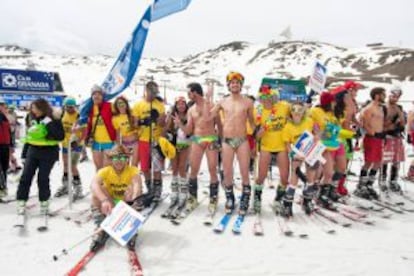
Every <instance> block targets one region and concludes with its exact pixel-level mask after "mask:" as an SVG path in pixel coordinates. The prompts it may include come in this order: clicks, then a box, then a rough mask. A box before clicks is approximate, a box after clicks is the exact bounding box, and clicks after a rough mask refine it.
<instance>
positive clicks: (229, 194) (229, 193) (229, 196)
mask: <svg viewBox="0 0 414 276" xmlns="http://www.w3.org/2000/svg"><path fill="white" fill-rule="evenodd" d="M224 191H225V194H226V203H225V205H224V211H225V212H226V214H231V213H233V211H234V203H235V202H234V201H235V198H234V192H233V186H231V187H229V188H227V187H226V188H224Z"/></svg>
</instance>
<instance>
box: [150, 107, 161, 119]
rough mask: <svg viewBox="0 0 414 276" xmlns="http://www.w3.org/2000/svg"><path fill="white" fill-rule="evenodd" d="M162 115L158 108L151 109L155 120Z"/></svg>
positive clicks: (152, 117)
mask: <svg viewBox="0 0 414 276" xmlns="http://www.w3.org/2000/svg"><path fill="white" fill-rule="evenodd" d="M159 117H160V113H159V112H158V110H156V109H154V108H153V109H151V119H152V121H153V122H155V121H157V119H158V118H159Z"/></svg>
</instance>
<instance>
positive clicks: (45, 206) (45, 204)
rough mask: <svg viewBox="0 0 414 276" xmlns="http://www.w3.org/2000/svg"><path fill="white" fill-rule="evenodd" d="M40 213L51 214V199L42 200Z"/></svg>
mask: <svg viewBox="0 0 414 276" xmlns="http://www.w3.org/2000/svg"><path fill="white" fill-rule="evenodd" d="M40 214H41V215H48V214H49V200H45V201H40Z"/></svg>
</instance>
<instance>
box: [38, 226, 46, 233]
mask: <svg viewBox="0 0 414 276" xmlns="http://www.w3.org/2000/svg"><path fill="white" fill-rule="evenodd" d="M48 229H49V228H48V227H47V226H39V227H37V231H39V232H46V231H47V230H48Z"/></svg>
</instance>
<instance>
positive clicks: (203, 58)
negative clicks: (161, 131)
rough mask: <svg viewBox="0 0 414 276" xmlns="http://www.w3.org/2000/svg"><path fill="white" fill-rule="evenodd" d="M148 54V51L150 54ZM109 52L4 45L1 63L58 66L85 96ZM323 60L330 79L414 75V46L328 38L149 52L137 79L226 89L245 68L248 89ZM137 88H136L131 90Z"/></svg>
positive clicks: (107, 64)
mask: <svg viewBox="0 0 414 276" xmlns="http://www.w3.org/2000/svg"><path fill="white" fill-rule="evenodd" d="M144 56H145V54H144ZM114 60H115V58H114V57H110V56H106V55H95V56H76V55H57V54H48V53H41V52H35V51H31V50H29V49H26V48H22V47H19V46H17V45H3V46H0V66H1V67H4V68H17V69H25V68H27V67H31V68H33V67H34V68H36V69H38V70H45V71H57V72H59V73H60V75H61V79H62V82H63V85H64V88H65V91H66V92H67V93H68V94H72V95H74V96H77V97H79V98H83V97H82V94H83V91H89V87H90V86H91V85H92V83H93V82H96V83H100V82H101V81H102V80H103V79H104V77H105V76H106V74H107V72H108V71H109V69H110V68H111V66H112V64H113V63H114ZM316 60H319V61H320V62H322V63H323V64H325V65H326V66H328V70H329V79H328V82H330V83H332V82H335V81H340V80H344V79H356V80H360V81H362V82H376V83H378V82H379V83H391V82H392V81H394V82H395V81H399V82H402V81H408V82H410V81H412V80H414V71H412V70H410V68H412V67H413V66H414V50H413V49H403V48H397V47H383V46H376V47H363V48H349V49H347V48H344V47H339V46H335V45H332V44H329V43H323V42H309V41H287V42H271V43H269V44H268V45H259V44H251V43H248V42H232V43H228V44H224V45H221V46H219V47H217V48H215V49H210V50H207V51H205V52H201V53H197V54H194V55H189V56H186V57H184V58H181V59H177V58H165V59H158V58H143V59H142V60H141V64H140V67H139V69H138V73H137V75H136V77H135V81H134V85H133V86H137V85H142V83H143V81H144V79H145V78H147V79H148V78H149V77H153V78H154V79H155V80H156V81H159V82H160V84H161V85H165V87H166V88H167V90H168V92H170V90H172V91H174V92H177V91H185V85H186V84H187V83H188V82H190V81H199V82H202V83H204V82H205V81H206V80H207V79H214V80H216V83H217V85H218V92H223V93H224V92H225V87H224V86H223V85H224V76H225V75H226V74H227V73H228V72H229V71H230V70H239V71H241V72H243V74H244V75H245V76H246V86H245V88H246V90H247V91H246V92H248V93H249V90H250V89H252V91H255V90H256V88H257V87H258V85H259V83H260V81H261V79H262V77H263V76H272V77H280V78H295V79H299V78H306V77H307V76H308V75H309V74H310V72H311V70H312V67H313V65H314V63H315V61H316ZM131 92H133V89H131V91H130V93H131Z"/></svg>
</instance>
